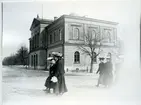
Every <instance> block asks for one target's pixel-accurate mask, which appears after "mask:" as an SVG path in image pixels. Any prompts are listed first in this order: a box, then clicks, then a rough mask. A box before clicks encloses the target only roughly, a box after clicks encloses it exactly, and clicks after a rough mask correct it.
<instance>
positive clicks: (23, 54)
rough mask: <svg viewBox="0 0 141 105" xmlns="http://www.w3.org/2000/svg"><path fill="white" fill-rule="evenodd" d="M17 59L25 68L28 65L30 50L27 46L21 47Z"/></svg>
mask: <svg viewBox="0 0 141 105" xmlns="http://www.w3.org/2000/svg"><path fill="white" fill-rule="evenodd" d="M17 58H18V60H19V63H20V64H21V65H23V66H25V65H27V63H28V62H27V59H28V49H27V48H26V46H21V47H20V49H19V50H18V51H17Z"/></svg>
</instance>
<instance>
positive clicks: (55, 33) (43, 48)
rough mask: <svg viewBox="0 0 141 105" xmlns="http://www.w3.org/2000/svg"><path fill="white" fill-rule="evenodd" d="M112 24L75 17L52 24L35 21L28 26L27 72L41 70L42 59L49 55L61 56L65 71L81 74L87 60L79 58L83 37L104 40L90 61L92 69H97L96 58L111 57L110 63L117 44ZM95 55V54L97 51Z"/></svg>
mask: <svg viewBox="0 0 141 105" xmlns="http://www.w3.org/2000/svg"><path fill="white" fill-rule="evenodd" d="M117 25H118V23H116V22H110V21H104V20H97V19H92V18H87V17H81V16H76V15H62V16H61V17H59V18H57V17H55V18H54V20H53V21H52V20H48V19H39V18H35V19H34V20H33V23H32V25H31V28H30V30H31V33H32V34H31V38H30V54H29V58H30V60H29V65H30V67H31V68H36V69H45V68H46V63H47V62H46V58H47V57H49V56H51V53H52V52H54V51H55V52H56V51H57V52H61V53H62V54H63V56H64V69H65V70H76V69H78V70H85V69H89V67H90V57H89V56H87V55H85V54H82V51H81V50H79V49H78V46H79V45H81V44H83V43H84V42H85V37H84V35H85V34H91V35H92V36H95V35H97V34H96V33H100V34H99V36H98V37H99V38H105V39H106V40H104V41H103V44H102V47H101V49H102V52H101V53H100V55H99V56H97V57H96V58H94V59H95V60H94V69H95V70H96V69H97V65H98V63H99V61H98V58H99V57H105V58H107V57H112V60H113V61H114V59H115V57H116V56H115V55H114V53H113V51H114V50H116V44H117ZM95 53H98V49H97V50H96V52H95Z"/></svg>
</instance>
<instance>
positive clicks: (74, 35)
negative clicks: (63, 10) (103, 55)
mask: <svg viewBox="0 0 141 105" xmlns="http://www.w3.org/2000/svg"><path fill="white" fill-rule="evenodd" d="M73 39H79V29H78V28H75V29H74V34H73Z"/></svg>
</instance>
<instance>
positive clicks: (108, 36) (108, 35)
mask: <svg viewBox="0 0 141 105" xmlns="http://www.w3.org/2000/svg"><path fill="white" fill-rule="evenodd" d="M107 38H108V42H111V34H110V32H108V33H107Z"/></svg>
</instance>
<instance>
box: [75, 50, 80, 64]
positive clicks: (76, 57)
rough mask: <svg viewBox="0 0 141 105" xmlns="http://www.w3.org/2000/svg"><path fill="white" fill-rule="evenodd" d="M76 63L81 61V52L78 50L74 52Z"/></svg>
mask: <svg viewBox="0 0 141 105" xmlns="http://www.w3.org/2000/svg"><path fill="white" fill-rule="evenodd" d="M74 63H80V53H79V52H78V51H76V52H75V53H74Z"/></svg>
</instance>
